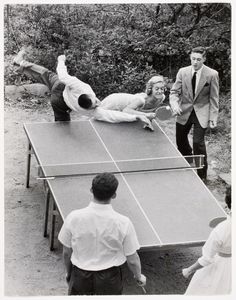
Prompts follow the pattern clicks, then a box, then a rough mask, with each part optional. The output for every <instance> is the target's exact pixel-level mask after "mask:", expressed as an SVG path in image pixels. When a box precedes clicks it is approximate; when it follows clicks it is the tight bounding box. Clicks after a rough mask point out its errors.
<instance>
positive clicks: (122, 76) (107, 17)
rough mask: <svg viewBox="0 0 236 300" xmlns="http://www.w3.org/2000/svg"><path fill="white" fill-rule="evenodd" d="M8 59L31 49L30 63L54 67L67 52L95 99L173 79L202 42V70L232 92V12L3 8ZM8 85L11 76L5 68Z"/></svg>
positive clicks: (171, 7)
mask: <svg viewBox="0 0 236 300" xmlns="http://www.w3.org/2000/svg"><path fill="white" fill-rule="evenodd" d="M4 17H5V23H4V24H5V56H6V57H11V56H12V55H13V54H14V53H17V51H18V50H19V49H20V48H21V47H22V46H23V45H27V46H31V52H30V55H31V59H33V60H34V61H35V62H37V63H39V64H42V65H44V66H45V67H48V68H49V69H52V70H55V67H56V61H57V56H58V55H59V54H62V53H65V54H66V56H67V59H68V60H67V64H68V69H69V72H70V74H73V75H75V76H77V77H79V78H80V79H82V80H83V81H85V82H88V83H89V84H90V85H91V86H92V87H93V89H94V91H95V92H96V94H97V96H98V97H100V98H103V97H104V96H106V95H108V94H110V93H112V92H119V91H123V92H131V93H135V92H140V91H142V90H143V89H144V86H145V82H146V81H147V80H148V79H149V78H150V76H151V75H153V74H157V73H159V74H163V75H164V76H166V77H167V78H169V79H173V80H174V79H175V75H176V72H177V70H178V69H179V68H180V67H182V66H185V65H188V64H189V51H190V49H191V48H192V47H194V46H198V45H202V46H205V47H206V48H207V50H208V56H207V65H209V66H210V67H212V68H215V69H216V70H218V71H219V75H220V82H221V90H222V91H228V90H230V81H231V80H230V77H231V68H230V65H231V61H230V46H231V7H230V4H228V3H180V4H177V3H176V4H89V5H82V4H80V5H78V4H70V5H69V4H68V5H65V4H64V5H5V10H4ZM5 75H6V76H5V80H6V83H7V84H9V83H13V82H14V81H15V79H16V74H15V72H14V70H13V68H12V66H11V65H10V64H6V67H5Z"/></svg>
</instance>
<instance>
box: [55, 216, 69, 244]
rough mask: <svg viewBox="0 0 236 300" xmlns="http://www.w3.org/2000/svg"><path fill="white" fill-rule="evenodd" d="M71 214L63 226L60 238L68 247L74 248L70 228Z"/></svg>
mask: <svg viewBox="0 0 236 300" xmlns="http://www.w3.org/2000/svg"><path fill="white" fill-rule="evenodd" d="M70 219H71V215H68V216H67V217H66V219H65V221H64V223H63V225H62V227H61V230H60V232H59V235H58V240H59V241H60V242H61V243H62V244H63V245H64V246H66V247H68V248H72V244H71V240H72V233H71V230H70V228H69V225H70Z"/></svg>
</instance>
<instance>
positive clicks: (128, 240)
mask: <svg viewBox="0 0 236 300" xmlns="http://www.w3.org/2000/svg"><path fill="white" fill-rule="evenodd" d="M123 246H124V254H125V256H128V255H132V254H134V253H135V252H136V251H137V250H138V249H139V248H140V245H139V242H138V238H137V235H136V232H135V229H134V225H133V224H132V223H131V221H129V225H128V229H127V233H126V236H125V238H124V242H123Z"/></svg>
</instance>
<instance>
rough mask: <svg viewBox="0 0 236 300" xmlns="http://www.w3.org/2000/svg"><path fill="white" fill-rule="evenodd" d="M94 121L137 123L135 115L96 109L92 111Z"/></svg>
mask: <svg viewBox="0 0 236 300" xmlns="http://www.w3.org/2000/svg"><path fill="white" fill-rule="evenodd" d="M94 119H95V120H98V121H104V122H109V123H121V122H134V121H137V117H136V115H132V114H128V113H125V112H122V111H117V110H111V109H103V108H101V107H98V108H96V109H95V111H94Z"/></svg>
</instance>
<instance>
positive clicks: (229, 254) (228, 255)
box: [218, 252, 232, 257]
mask: <svg viewBox="0 0 236 300" xmlns="http://www.w3.org/2000/svg"><path fill="white" fill-rule="evenodd" d="M218 255H219V256H221V257H231V256H232V254H231V253H223V252H218Z"/></svg>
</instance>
